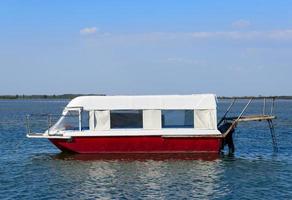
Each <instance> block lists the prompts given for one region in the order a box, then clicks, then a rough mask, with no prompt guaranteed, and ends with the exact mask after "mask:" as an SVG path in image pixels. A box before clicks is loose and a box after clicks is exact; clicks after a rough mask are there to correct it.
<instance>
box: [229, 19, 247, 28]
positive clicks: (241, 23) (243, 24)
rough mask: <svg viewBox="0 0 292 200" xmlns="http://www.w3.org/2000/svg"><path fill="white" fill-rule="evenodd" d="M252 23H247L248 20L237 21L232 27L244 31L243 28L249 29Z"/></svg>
mask: <svg viewBox="0 0 292 200" xmlns="http://www.w3.org/2000/svg"><path fill="white" fill-rule="evenodd" d="M250 24H251V23H250V22H249V21H247V20H243V19H240V20H237V21H235V22H233V23H232V27H233V28H239V29H243V28H247V27H249V26H250Z"/></svg>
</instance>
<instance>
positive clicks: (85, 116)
mask: <svg viewBox="0 0 292 200" xmlns="http://www.w3.org/2000/svg"><path fill="white" fill-rule="evenodd" d="M233 103H234V102H233ZM249 103H250V102H249ZM249 103H248V104H249ZM232 105H233V104H232ZM232 105H231V106H230V107H229V108H228V109H227V111H226V113H225V114H224V116H223V118H222V119H221V120H220V121H219V123H217V98H216V95H215V94H192V95H146V96H80V97H76V98H74V99H72V100H71V101H70V102H69V103H68V105H67V106H66V107H65V108H64V110H63V113H62V116H61V117H60V119H59V120H58V121H57V122H56V123H55V124H54V125H50V123H49V126H48V130H46V131H45V132H44V133H32V132H31V130H30V121H29V120H30V119H29V116H28V117H27V129H28V133H27V137H28V138H46V139H49V140H50V141H51V142H52V143H53V144H54V145H55V146H56V147H58V148H59V149H60V150H61V151H62V152H70V153H81V154H125V153H132V154H139V153H143V154H145V153H149V154H156V153H159V154H162V153H171V154H174V153H215V154H218V153H220V151H221V150H222V149H223V147H224V145H226V144H227V145H228V147H229V150H230V151H231V152H232V153H233V152H234V145H233V141H232V133H233V132H234V129H235V127H236V125H237V124H238V122H240V121H243V120H245V121H248V120H249V121H252V120H259V121H260V120H272V119H274V116H272V115H261V116H253V117H244V116H242V114H243V112H244V110H245V109H246V108H245V109H244V110H243V112H242V113H241V114H240V116H238V117H235V118H232V117H231V118H227V117H226V116H227V113H228V112H229V110H230V108H231V107H232ZM247 106H248V105H247ZM247 106H246V107H247ZM48 121H49V122H50V120H48Z"/></svg>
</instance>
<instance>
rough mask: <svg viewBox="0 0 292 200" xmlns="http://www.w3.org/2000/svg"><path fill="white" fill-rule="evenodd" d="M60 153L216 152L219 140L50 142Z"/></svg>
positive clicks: (85, 139)
mask: <svg viewBox="0 0 292 200" xmlns="http://www.w3.org/2000/svg"><path fill="white" fill-rule="evenodd" d="M50 141H51V142H52V143H53V144H55V145H56V146H57V147H58V148H59V149H60V150H61V151H70V152H75V153H196V152H213V153H215V152H219V151H220V147H221V143H222V140H221V139H220V138H218V137H161V136H118V137H117V136H115V137H73V138H72V139H50Z"/></svg>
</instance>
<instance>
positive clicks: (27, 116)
mask: <svg viewBox="0 0 292 200" xmlns="http://www.w3.org/2000/svg"><path fill="white" fill-rule="evenodd" d="M29 120H30V119H29V115H26V131H27V134H30V133H31V130H30V123H29Z"/></svg>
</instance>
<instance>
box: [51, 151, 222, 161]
mask: <svg viewBox="0 0 292 200" xmlns="http://www.w3.org/2000/svg"><path fill="white" fill-rule="evenodd" d="M219 158H220V154H218V153H195V154H192V153H163V154H156V153H155V154H151V153H131V154H128V153H127V154H123V153H115V154H71V153H64V152H62V153H59V154H57V155H54V156H53V159H61V160H80V161H95V160H96V161H98V160H100V161H103V160H104V161H107V160H124V161H143V160H145V161H147V160H154V161H164V160H165V161H167V160H202V161H214V160H217V159H219Z"/></svg>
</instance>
